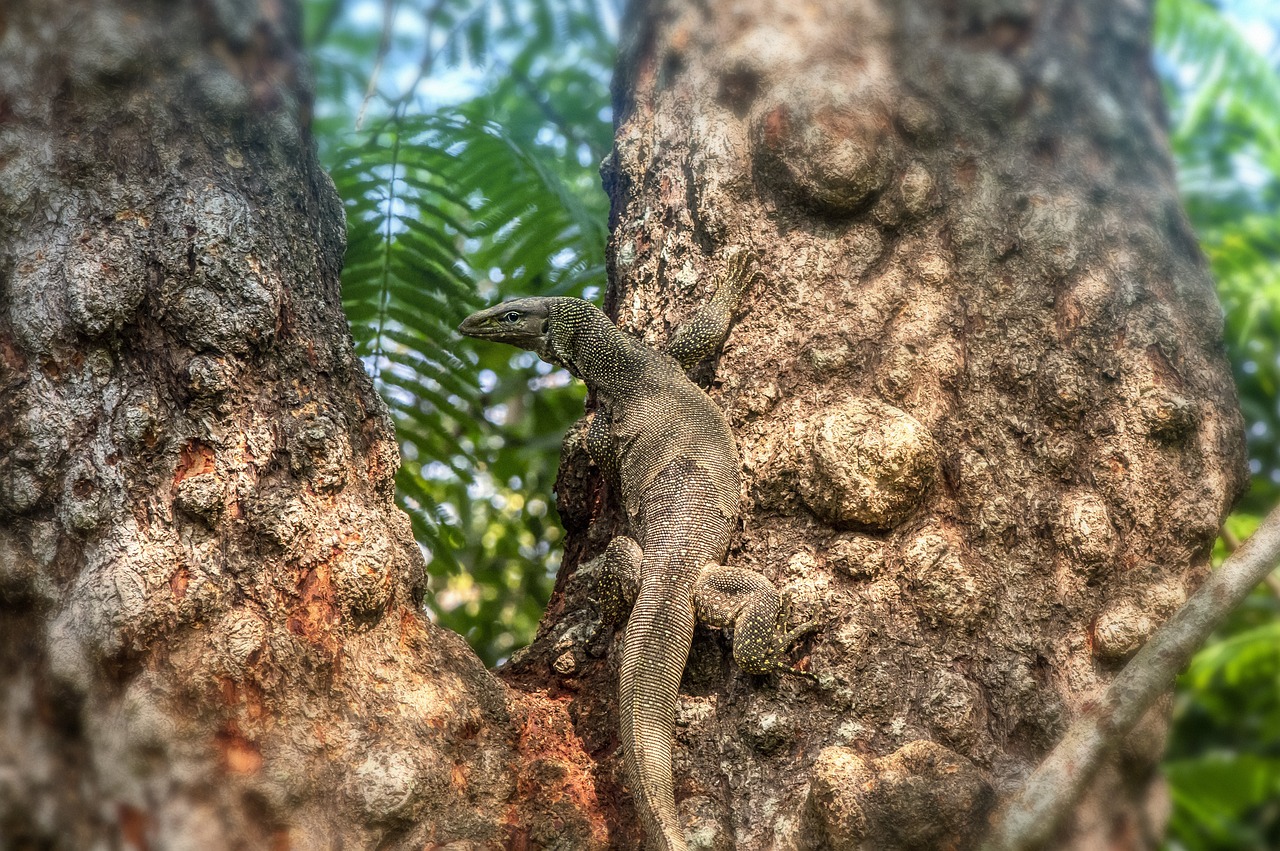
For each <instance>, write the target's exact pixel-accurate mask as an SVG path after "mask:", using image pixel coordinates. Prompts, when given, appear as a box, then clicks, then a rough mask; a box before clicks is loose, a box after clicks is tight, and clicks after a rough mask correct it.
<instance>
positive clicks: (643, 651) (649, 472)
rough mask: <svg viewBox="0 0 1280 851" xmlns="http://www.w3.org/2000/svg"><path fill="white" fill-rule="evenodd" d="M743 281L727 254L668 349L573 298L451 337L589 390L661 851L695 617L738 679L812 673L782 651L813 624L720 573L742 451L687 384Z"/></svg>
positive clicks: (626, 706) (632, 715)
mask: <svg viewBox="0 0 1280 851" xmlns="http://www.w3.org/2000/svg"><path fill="white" fill-rule="evenodd" d="M751 278H752V274H751V272H750V263H749V260H748V258H747V257H746V255H745V254H738V255H736V256H735V257H734V258H732V259H731V260H730V262H729V264H728V271H727V273H726V274H725V275H724V276H723V277H722V279H721V281H720V286H719V287H718V288H717V290H716V293H715V295H714V296H713V297H712V299H711V300H710V302H709V303H708V304H707V305H706V306H705V307H704V308H703V309H702V310H701V311H699V312H698V314H697V315H696V316H695V317H694V318H693V319H692V320H690V321H689V322H688V323H686V324H685V325H684V327H682V328H681V329H680V330H679V331H678V332H677V333H676V334H675V335H674V337H673V338H672V340H671V342H670V344H669V345H668V346H667V349H666V351H665V352H659V351H656V350H654V349H651V348H649V347H647V346H645V345H644V344H642V343H641V342H640V341H638V340H636V339H635V338H633V337H631V336H629V335H627V334H624V333H622V332H621V331H620V330H618V328H617V327H616V326H615V325H614V324H613V322H611V321H610V320H609V318H608V317H607V316H605V315H604V313H602V312H601V311H600V310H599V309H598V308H597V307H595V305H593V304H591V303H590V302H586V301H583V300H581V299H575V298H560V297H555V298H542V297H534V298H522V299H516V300H514V301H508V302H504V303H503V304H499V305H496V306H494V307H491V308H488V309H487V310H482V311H479V312H478V313H474V314H472V315H471V316H469V317H467V319H466V320H465V321H463V323H462V324H461V325H460V326H459V328H458V330H459V331H460V332H461V333H462V334H465V335H467V336H469V337H476V338H479V339H483V340H492V341H495V342H501V343H508V344H510V345H513V346H517V347H519V348H522V349H527V350H529V351H533V352H536V353H537V355H538V356H539V357H540V358H542V359H543V360H545V361H547V362H548V363H552V364H556V365H558V366H562V367H564V368H565V369H567V370H569V372H571V373H572V374H573V375H575V376H577V377H578V378H580V379H582V380H583V381H585V382H586V383H587V385H588V386H589V387H591V388H592V389H593V390H595V392H596V396H597V398H598V400H599V403H600V404H599V409H598V410H597V412H596V415H595V418H594V420H593V421H592V423H591V427H590V429H589V431H588V435H587V449H588V452H589V453H590V454H591V456H592V458H593V459H594V460H595V461H596V463H598V464H599V465H600V467H601V468H602V469H603V470H605V471H606V472H607V473H608V474H609V476H610V478H611V479H612V480H613V481H614V482H615V484H616V485H617V486H618V487H619V489H620V491H621V494H622V499H623V503H624V505H625V507H626V511H627V517H628V519H629V522H630V531H631V533H632V537H617V538H614V539H613V541H611V542H610V544H609V546H608V547H607V548H606V550H605V552H604V555H603V557H602V560H601V561H602V569H601V571H600V574H601V596H602V598H603V606H604V613H603V614H604V617H605V619H606V620H616V619H617V618H619V617H620V616H621V615H622V613H623V612H624V611H625V610H626V607H627V606H628V605H630V606H631V615H630V617H629V618H628V620H627V625H626V629H625V631H624V633H623V637H622V664H621V677H620V682H619V689H618V703H619V707H618V712H619V716H620V718H621V726H622V730H621V733H622V743H623V753H624V757H625V760H626V765H627V772H628V774H629V775H630V779H631V785H632V791H633V794H634V795H635V799H636V805H637V808H638V810H639V815H640V820H641V823H642V824H643V825H644V828H645V831H646V834H647V836H648V843H649V847H650V848H652V849H655V851H659V849H660V850H661V851H683V849H685V848H686V844H685V839H684V832H683V831H682V829H681V827H680V823H679V819H678V817H677V815H676V807H675V797H674V792H673V780H672V771H671V748H672V736H673V733H674V728H675V713H676V696H677V691H678V689H679V686H680V677H681V674H682V673H683V672H684V666H685V662H686V661H687V659H688V656H689V647H690V644H691V643H692V641H693V628H694V623H695V620H697V621H701V622H703V623H705V624H708V625H710V626H714V627H732V628H733V657H734V660H735V661H736V662H737V663H738V666H739V667H740V668H742V669H743V670H744V671H748V672H750V673H754V674H764V673H770V672H784V673H794V674H799V675H802V676H806V677H807V676H810V675H809V674H807V673H805V672H802V671H798V670H795V669H793V668H791V667H790V665H789V664H788V663H787V662H786V660H785V658H784V654H785V653H786V651H787V649H788V648H789V647H790V646H791V645H792V644H793V643H794V642H795V641H796V639H797V638H799V637H800V636H802V635H804V634H805V633H806V632H809V631H811V630H812V629H813V628H814V627H815V624H813V623H806V624H804V625H802V626H799V627H796V628H794V629H790V630H788V629H787V626H786V615H785V607H784V606H783V603H782V600H781V599H780V596H779V594H778V590H777V588H775V587H774V586H773V584H772V583H771V582H769V580H767V579H765V578H764V577H763V576H762V575H760V574H759V573H756V572H755V571H751V570H743V569H741V568H734V567H724V566H722V564H721V562H722V561H723V560H724V556H725V553H726V551H727V550H728V548H729V543H730V539H731V538H732V536H733V533H734V530H735V528H736V526H737V523H738V511H739V504H738V492H739V484H740V481H741V473H740V469H739V468H740V462H739V458H738V448H737V444H736V442H735V441H734V437H733V432H732V430H731V429H730V428H729V423H728V421H727V420H726V419H725V416H724V412H722V411H721V410H720V408H718V407H717V406H716V404H715V403H714V402H712V401H711V399H710V397H708V396H707V394H706V393H704V392H703V391H702V389H701V388H700V387H698V386H697V385H696V384H694V383H693V382H692V381H690V380H689V378H688V376H687V375H686V370H688V369H691V368H693V367H694V366H696V365H697V364H698V363H699V362H700V361H701V360H702V359H703V358H705V357H707V356H709V355H710V354H712V353H713V352H715V351H717V350H718V349H719V348H720V346H721V344H722V343H723V342H724V339H725V337H726V336H727V335H728V332H729V324H730V321H731V320H732V318H733V314H734V312H735V311H736V309H737V306H738V303H739V301H740V300H741V297H742V293H743V291H744V290H745V289H746V286H747V284H748V283H749V282H750V280H751Z"/></svg>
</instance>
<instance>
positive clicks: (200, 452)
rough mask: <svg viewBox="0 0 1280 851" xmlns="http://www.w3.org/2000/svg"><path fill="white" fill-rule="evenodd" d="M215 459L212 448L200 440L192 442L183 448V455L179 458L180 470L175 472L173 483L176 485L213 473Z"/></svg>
mask: <svg viewBox="0 0 1280 851" xmlns="http://www.w3.org/2000/svg"><path fill="white" fill-rule="evenodd" d="M215 457H216V456H215V455H214V451H213V448H212V447H210V446H206V445H205V444H203V443H201V442H200V441H198V440H193V441H191V442H190V443H188V444H187V445H186V446H184V447H182V454H181V455H179V457H178V469H176V470H174V472H173V483H174V484H175V485H176V484H177V483H178V482H180V481H182V480H183V479H185V478H187V477H189V476H198V475H200V474H201V473H212V472H213V470H214V459H215Z"/></svg>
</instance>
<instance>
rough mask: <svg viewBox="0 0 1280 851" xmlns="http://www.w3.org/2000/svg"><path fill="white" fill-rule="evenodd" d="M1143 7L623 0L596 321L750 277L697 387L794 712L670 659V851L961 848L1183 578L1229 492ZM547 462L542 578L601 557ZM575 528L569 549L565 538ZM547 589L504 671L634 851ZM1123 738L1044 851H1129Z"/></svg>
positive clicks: (1138, 752)
mask: <svg viewBox="0 0 1280 851" xmlns="http://www.w3.org/2000/svg"><path fill="white" fill-rule="evenodd" d="M1149 15H1150V7H1149V4H1147V3H1143V2H1113V0H1086V2H1078V3H1057V2H1022V0H1013V2H988V1H987V0H959V1H958V2H957V0H949V1H948V2H944V0H936V2H924V0H903V2H895V3H888V2H880V3H877V2H870V0H861V2H848V0H829V2H822V0H815V2H807V3H794V2H771V0H753V1H752V2H736V3H711V4H695V3H685V2H677V0H650V2H645V3H636V4H634V7H633V9H632V11H631V15H630V19H629V21H628V24H627V25H625V26H624V29H623V31H624V44H623V54H622V58H621V61H620V66H619V72H618V77H617V84H616V88H615V91H616V97H615V110H616V112H615V115H616V122H617V133H616V145H615V150H614V154H613V157H612V158H611V160H610V161H609V162H608V163H606V165H605V168H604V176H605V182H606V188H607V189H608V190H609V192H610V194H611V196H612V199H613V237H612V241H611V244H610V261H611V268H612V272H613V288H612V289H611V291H610V294H609V299H608V301H609V305H610V307H611V309H612V311H613V312H614V313H615V315H616V316H617V317H618V319H619V321H620V323H621V324H622V325H623V326H624V327H625V328H627V329H629V330H632V331H634V332H636V333H638V334H640V335H642V336H643V337H645V338H646V339H648V340H650V341H652V342H660V341H662V340H663V339H665V337H666V335H667V333H668V331H669V329H670V328H671V327H673V325H674V324H676V323H678V322H679V320H681V319H683V318H684V317H685V316H687V315H688V313H689V312H690V310H691V308H692V306H693V305H694V304H696V303H697V302H698V300H699V299H703V298H705V297H707V296H708V295H709V292H708V289H709V286H710V283H711V280H710V275H709V274H708V273H709V272H711V271H712V270H714V269H716V268H717V266H716V258H717V257H718V255H720V253H721V252H722V251H723V250H724V249H725V248H726V247H728V246H748V247H751V248H753V249H754V250H755V251H756V252H757V254H758V255H759V256H760V258H761V269H762V272H763V280H762V283H760V284H759V285H758V286H757V287H756V289H755V291H754V294H753V295H752V296H749V301H750V302H751V304H750V306H749V308H748V310H747V311H746V312H745V315H744V316H743V317H742V318H741V320H740V322H739V324H738V326H737V328H736V330H735V332H734V333H733V335H732V336H731V337H730V340H729V343H728V345H727V346H726V348H725V351H724V353H723V356H722V357H721V358H720V360H719V363H718V365H717V367H716V369H715V372H714V375H715V385H714V390H713V395H715V397H716V398H717V399H718V400H719V401H720V402H721V404H722V405H723V406H724V407H725V409H726V410H727V411H728V412H729V416H730V419H731V421H732V423H733V425H734V427H735V430H736V432H737V435H738V440H739V443H740V446H741V448H742V452H743V465H744V469H745V473H746V478H747V485H746V488H745V492H744V493H743V499H744V501H745V506H746V510H745V515H744V518H745V519H744V522H743V528H742V530H741V534H740V536H739V538H738V540H737V542H736V544H735V546H734V547H733V549H732V550H731V552H730V556H729V563H730V564H736V565H741V566H744V567H749V568H751V569H754V570H759V571H761V572H763V573H764V574H766V575H767V576H769V577H770V578H772V579H773V580H774V581H775V582H776V583H777V584H778V585H779V586H783V587H785V588H786V589H788V590H789V591H790V592H792V594H793V598H794V599H795V601H796V602H797V605H798V609H799V611H798V613H797V620H799V619H806V618H808V617H812V616H817V617H822V618H825V619H826V621H827V622H826V627H825V629H824V630H823V631H822V632H820V633H819V634H818V635H817V636H815V637H814V638H813V639H811V640H810V642H809V643H808V645H807V647H808V648H809V664H810V665H811V667H812V670H814V671H815V672H817V673H818V674H819V675H820V677H821V678H822V680H823V685H822V686H821V687H819V688H811V687H808V686H806V685H805V684H803V683H799V682H794V681H789V680H788V681H781V682H779V681H766V680H753V679H751V678H749V677H746V676H744V675H742V674H741V673H740V672H738V671H736V670H734V669H733V668H732V666H731V664H730V662H729V661H728V659H729V651H728V644H727V642H726V641H725V640H724V639H723V637H721V636H720V635H719V634H716V633H711V632H704V633H701V634H700V636H699V638H698V639H696V640H695V645H694V650H693V654H692V657H691V659H690V663H689V668H688V671H687V673H686V677H685V682H684V685H683V695H684V696H683V697H682V705H681V708H680V714H679V721H678V723H679V725H680V726H679V729H678V731H677V742H676V766H677V778H676V786H677V799H679V800H680V801H681V809H682V812H683V813H684V815H685V818H686V820H687V823H688V825H689V826H690V827H691V829H692V830H693V832H694V835H695V836H696V837H697V838H698V840H697V841H698V846H699V847H707V848H717V849H721V848H724V849H727V848H733V847H736V848H739V849H767V848H777V849H788V848H792V849H801V848H804V849H815V848H826V847H830V848H851V847H856V846H859V843H862V845H861V847H865V848H868V849H879V851H886V849H898V848H902V849H906V848H942V847H965V846H967V845H969V844H971V843H972V842H973V841H974V840H975V838H976V836H977V835H978V834H979V833H980V832H981V831H982V830H983V829H984V826H985V824H986V822H987V817H988V814H989V812H990V810H991V808H992V807H993V806H996V805H998V803H999V801H1000V800H1001V798H1003V797H1005V796H1007V794H1008V793H1009V792H1010V791H1011V790H1013V789H1014V788H1015V787H1016V786H1017V784H1018V783H1019V781H1020V779H1021V778H1023V777H1024V776H1025V775H1026V773H1027V772H1028V771H1029V770H1030V769H1031V768H1032V767H1033V766H1034V765H1035V764H1036V762H1037V761H1038V760H1039V759H1040V758H1041V757H1042V756H1043V755H1044V754H1045V752H1046V751H1047V750H1048V749H1049V747H1050V746H1051V745H1052V744H1053V743H1054V742H1055V740H1056V739H1057V738H1058V737H1059V736H1061V734H1062V733H1063V731H1064V729H1065V727H1066V725H1067V724H1068V723H1069V722H1070V721H1071V720H1072V719H1073V718H1074V717H1076V716H1077V715H1078V714H1079V713H1080V712H1081V710H1082V709H1083V708H1084V707H1086V706H1087V705H1088V704H1089V702H1090V701H1091V700H1093V699H1095V698H1096V697H1097V696H1098V695H1100V694H1101V691H1102V689H1104V688H1105V686H1106V684H1107V683H1108V682H1109V681H1110V680H1111V679H1112V677H1113V676H1114V674H1115V672H1116V671H1117V669H1118V667H1119V666H1120V665H1121V664H1122V663H1123V662H1124V660H1126V659H1127V658H1128V657H1129V656H1130V655H1132V654H1133V653H1134V651H1136V650H1137V648H1138V647H1139V646H1140V645H1141V644H1142V642H1143V641H1144V640H1145V639H1146V637H1147V636H1148V635H1150V633H1151V632H1152V630H1153V629H1154V627H1155V626H1156V625H1158V624H1159V623H1160V622H1162V621H1163V620H1164V619H1165V618H1166V617H1168V615H1169V614H1170V613H1171V612H1172V611H1173V610H1174V609H1175V608H1176V607H1177V606H1178V605H1179V604H1180V603H1181V602H1182V601H1183V599H1184V598H1185V596H1186V594H1187V591H1188V589H1189V588H1191V587H1193V586H1194V585H1195V584H1196V583H1198V582H1199V581H1200V580H1201V579H1202V578H1203V577H1204V575H1205V571H1206V569H1207V565H1208V554H1209V548H1210V546H1211V544H1212V541H1213V539H1214V536H1215V533H1216V530H1217V528H1218V526H1219V523H1220V521H1221V520H1222V518H1223V517H1224V516H1225V514H1226V512H1227V510H1228V508H1229V507H1230V505H1231V503H1232V502H1233V500H1234V499H1235V498H1236V496H1237V495H1238V493H1239V492H1240V490H1241V487H1242V484H1243V482H1244V469H1243V466H1242V465H1243V457H1244V456H1243V445H1242V433H1241V420H1240V417H1239V415H1238V413H1237V409H1236V400H1235V395H1234V390H1233V387H1232V382H1231V378H1230V373H1229V371H1228V369H1227V364H1226V361H1225V359H1224V357H1223V354H1222V348H1221V312H1220V309H1219V307H1218V304H1217V302H1216V299H1215V295H1214V291H1213V287H1212V284H1211V282H1210V280H1209V278H1208V276H1207V274H1206V271H1205V265H1204V262H1203V260H1202V258H1201V256H1200V254H1199V252H1198V249H1197V247H1196V240H1195V237H1194V235H1193V234H1192V232H1191V231H1190V229H1189V227H1188V225H1187V222H1186V220H1185V218H1184V216H1183V214H1182V212H1181V211H1180V208H1179V204H1178V198H1177V194H1176V189H1175V185H1174V181H1173V172H1172V165H1171V161H1170V157H1169V154H1168V150H1167V145H1166V141H1165V129H1164V125H1163V122H1162V113H1161V105H1160V99H1159V89H1158V85H1157V81H1156V78H1155V76H1154V73H1153V71H1152V68H1151V65H1150V55H1149V44H1148V34H1149V30H1150V19H1149ZM577 442H578V437H577V436H576V435H574V436H571V439H570V441H569V442H568V444H567V446H568V449H569V452H567V453H566V460H565V465H564V468H563V470H562V473H563V475H562V482H561V494H560V495H561V501H560V509H561V514H562V517H563V518H564V520H565V523H566V526H567V527H568V529H569V530H570V533H571V534H570V538H569V541H568V547H569V556H570V557H569V558H567V559H566V564H567V565H570V566H571V565H573V564H575V563H578V562H581V561H585V559H586V558H587V557H589V556H590V555H592V554H593V553H594V552H597V551H598V550H599V549H600V548H601V547H602V546H603V544H604V542H606V541H607V540H608V537H609V534H611V533H612V531H613V530H612V529H610V528H609V526H610V524H616V522H617V513H616V507H615V506H614V504H613V498H612V497H611V496H610V495H608V494H607V493H605V492H604V491H603V490H602V487H601V485H600V483H599V480H598V477H596V476H595V475H594V474H593V473H592V471H591V470H590V469H589V468H587V467H585V466H584V464H585V462H584V461H583V456H582V453H581V452H580V451H579V450H578V449H577ZM592 522H594V525H592V526H589V523H592ZM588 588H589V581H588V580H587V579H586V578H584V577H581V575H580V574H574V573H573V570H572V567H569V568H568V569H567V570H566V572H565V574H564V575H563V576H562V582H561V585H560V588H559V589H558V591H557V595H556V597H555V598H554V599H553V601H552V606H551V609H550V614H549V617H548V619H547V620H546V621H545V622H544V624H543V631H542V634H541V636H540V638H539V640H538V641H537V642H536V643H535V645H534V646H533V647H532V648H531V649H530V650H529V651H528V652H526V653H525V654H523V655H522V656H520V657H519V658H518V659H517V660H516V664H515V665H513V667H512V670H511V672H510V676H511V677H512V679H513V680H514V681H516V682H518V683H530V684H540V683H542V682H543V681H544V679H545V676H546V674H547V672H548V671H556V672H557V673H558V674H559V675H560V677H561V680H562V683H563V688H564V689H565V690H566V691H570V692H572V693H574V695H575V697H574V702H573V704H572V708H571V712H572V713H573V716H574V718H575V721H576V723H577V730H578V732H579V734H580V735H581V736H582V739H583V741H584V743H585V744H586V746H587V747H588V748H589V749H590V750H591V751H592V753H593V754H595V755H596V756H598V757H599V758H600V759H602V760H603V765H604V767H605V769H606V771H607V772H609V774H604V775H602V777H603V778H606V779H608V778H610V777H611V778H612V783H614V784H615V785H614V787H613V788H612V789H610V788H608V786H607V785H604V786H602V791H604V792H605V794H604V803H605V806H607V807H614V808H616V809H615V810H614V812H613V814H612V815H611V816H610V819H611V821H616V823H617V824H619V825H620V827H619V830H618V831H617V833H615V835H614V841H615V843H616V844H618V846H619V847H634V846H635V845H636V843H637V842H638V837H637V833H638V828H637V827H636V824H635V821H634V819H633V817H632V815H631V810H630V807H629V804H628V801H627V799H626V797H625V794H624V793H623V790H622V783H621V774H620V771H619V769H618V760H617V757H616V754H615V753H614V751H613V749H614V748H615V747H616V736H617V734H616V730H617V719H616V715H615V711H614V697H613V684H614V683H615V682H616V675H617V674H616V661H615V660H616V643H614V645H613V646H614V650H613V651H612V652H610V651H609V647H610V637H609V636H608V635H606V634H603V633H600V632H598V631H597V627H596V622H595V620H594V616H593V614H592V613H591V611H590V608H589V605H588V603H587V602H586V597H587V591H588ZM1165 729H1166V722H1165V717H1164V711H1158V712H1153V713H1152V714H1151V715H1150V716H1149V717H1148V719H1147V720H1146V721H1145V722H1144V724H1143V725H1141V726H1140V728H1139V730H1138V732H1136V733H1135V734H1133V735H1132V736H1131V737H1130V738H1129V739H1128V741H1127V743H1126V745H1125V746H1124V748H1122V750H1121V751H1120V752H1119V753H1117V754H1115V757H1114V759H1113V760H1112V761H1111V762H1110V763H1109V764H1108V765H1107V766H1106V768H1105V769H1104V770H1103V772H1102V773H1101V775H1100V776H1099V779H1098V780H1097V781H1096V783H1095V784H1094V787H1093V789H1092V792H1091V793H1090V796H1089V798H1088V800H1087V801H1086V802H1085V804H1084V805H1083V806H1082V807H1081V808H1080V809H1079V811H1078V812H1077V814H1076V816H1075V818H1074V820H1073V822H1072V823H1071V824H1070V825H1068V826H1067V827H1066V828H1065V829H1064V831H1063V833H1062V834H1061V836H1060V837H1059V840H1060V842H1061V844H1062V845H1064V846H1069V847H1079V848H1103V847H1106V848H1118V849H1119V848H1124V849H1137V848H1150V847H1154V844H1155V842H1156V841H1157V840H1156V837H1157V836H1158V835H1159V834H1160V832H1161V831H1162V829H1163V822H1164V818H1165V810H1166V807H1167V805H1166V804H1165V802H1164V793H1163V789H1162V786H1161V784H1160V782H1159V780H1158V779H1157V776H1156V773H1155V765H1156V762H1157V760H1158V759H1159V757H1160V754H1161V751H1162V748H1163V740H1164V733H1165Z"/></svg>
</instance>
